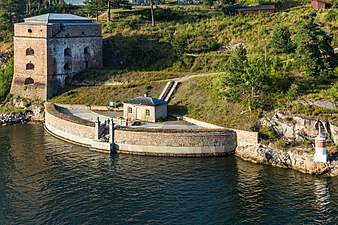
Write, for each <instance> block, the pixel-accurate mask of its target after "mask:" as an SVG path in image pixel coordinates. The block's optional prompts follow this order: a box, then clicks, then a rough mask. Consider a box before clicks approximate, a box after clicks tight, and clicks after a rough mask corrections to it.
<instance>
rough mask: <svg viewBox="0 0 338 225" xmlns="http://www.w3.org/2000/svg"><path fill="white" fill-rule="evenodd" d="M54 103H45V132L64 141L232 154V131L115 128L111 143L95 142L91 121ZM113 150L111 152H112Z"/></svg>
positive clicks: (106, 148) (142, 151)
mask: <svg viewBox="0 0 338 225" xmlns="http://www.w3.org/2000/svg"><path fill="white" fill-rule="evenodd" d="M57 107H58V106H55V105H54V104H51V103H46V107H45V108H46V110H45V111H46V112H45V127H46V129H47V130H48V131H49V132H50V133H52V134H54V135H56V136H57V137H60V138H62V139H65V140H67V141H71V142H73V143H76V144H80V145H84V146H88V147H90V148H94V149H95V150H99V151H103V152H107V153H110V152H111V151H113V150H114V151H117V152H122V153H129V154H139V155H155V156H180V157H202V156H205V157H206V156H222V155H227V154H231V153H234V151H235V148H236V146H237V141H236V132H234V131H230V130H226V129H215V130H210V129H209V130H206V129H205V130H200V129H198V130H183V129H182V130H178V129H151V128H119V129H115V132H114V143H115V144H110V143H107V142H100V141H99V140H96V139H95V137H96V135H95V134H96V132H97V130H96V128H95V124H94V123H93V122H88V121H83V120H81V119H77V118H75V117H71V116H67V115H65V114H62V113H60V112H59V111H57ZM113 148H114V149H113Z"/></svg>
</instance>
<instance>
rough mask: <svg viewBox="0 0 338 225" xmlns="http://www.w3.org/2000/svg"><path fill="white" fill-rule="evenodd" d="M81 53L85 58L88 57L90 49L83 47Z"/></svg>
mask: <svg viewBox="0 0 338 225" xmlns="http://www.w3.org/2000/svg"><path fill="white" fill-rule="evenodd" d="M83 53H84V55H85V56H90V49H89V47H85V48H84V49H83Z"/></svg>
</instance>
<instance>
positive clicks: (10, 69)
mask: <svg viewBox="0 0 338 225" xmlns="http://www.w3.org/2000/svg"><path fill="white" fill-rule="evenodd" d="M13 73H14V60H13V58H11V59H10V60H9V61H8V63H7V65H6V69H5V70H4V71H0V102H1V101H3V100H5V98H6V97H7V95H8V94H9V91H10V89H11V84H12V79H13Z"/></svg>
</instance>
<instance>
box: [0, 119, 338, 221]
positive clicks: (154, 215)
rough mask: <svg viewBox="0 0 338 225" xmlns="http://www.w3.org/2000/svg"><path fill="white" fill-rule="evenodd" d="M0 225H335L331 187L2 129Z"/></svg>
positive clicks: (322, 181) (32, 130) (286, 174)
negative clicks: (112, 152) (93, 148)
mask: <svg viewBox="0 0 338 225" xmlns="http://www.w3.org/2000/svg"><path fill="white" fill-rule="evenodd" d="M0 156H1V157H0V181H1V185H0V214H1V216H0V224H8V223H15V224H21V223H25V224H26V223H31V224H45V223H48V224H50V223H51V224H112V223H113V224H125V223H133V224H134V223H141V224H147V223H161V224H185V223H193V224H204V223H210V224H236V223H259V224H267V223H268V224H282V223H291V224H298V223H305V224H312V223H321V224H334V223H336V222H337V214H338V212H337V208H338V207H337V202H338V199H337V198H338V193H337V187H338V182H337V180H335V179H327V178H320V177H315V176H310V175H306V174H301V173H298V172H295V171H292V170H284V169H278V168H273V167H269V166H263V165H255V164H252V163H249V162H245V161H242V160H240V159H236V158H235V157H227V158H197V159H189V158H158V157H143V156H132V155H123V154H122V155H114V156H110V155H107V154H102V153H97V152H92V151H90V150H88V149H87V148H82V147H78V146H74V145H71V144H68V143H66V142H63V141H61V140H58V139H55V138H54V137H52V136H50V135H48V134H47V133H45V132H44V130H43V129H42V126H40V125H35V126H31V125H26V126H13V127H5V128H0Z"/></svg>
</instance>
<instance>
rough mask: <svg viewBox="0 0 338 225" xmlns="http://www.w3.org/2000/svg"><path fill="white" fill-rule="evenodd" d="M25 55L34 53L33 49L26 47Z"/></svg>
mask: <svg viewBox="0 0 338 225" xmlns="http://www.w3.org/2000/svg"><path fill="white" fill-rule="evenodd" d="M26 55H34V49H32V48H27V49H26Z"/></svg>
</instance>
